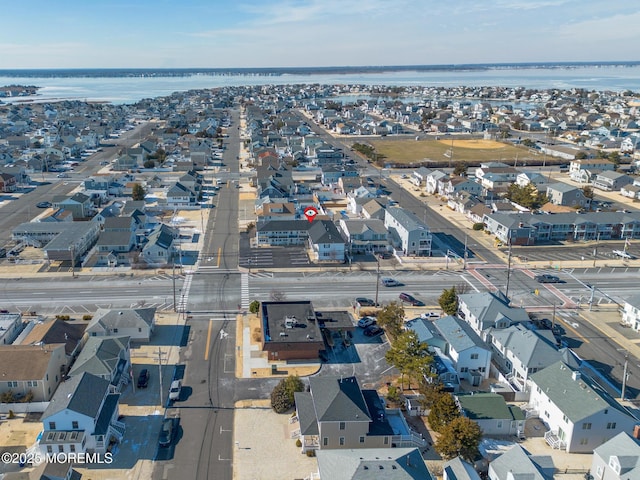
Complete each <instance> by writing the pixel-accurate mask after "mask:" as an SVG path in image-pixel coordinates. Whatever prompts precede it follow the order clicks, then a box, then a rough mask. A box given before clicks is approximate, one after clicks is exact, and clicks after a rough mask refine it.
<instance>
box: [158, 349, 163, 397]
mask: <svg viewBox="0 0 640 480" xmlns="http://www.w3.org/2000/svg"><path fill="white" fill-rule="evenodd" d="M158 379H159V380H160V381H159V383H160V402H161V403H160V404H161V405H162V406H164V396H163V395H164V392H163V391H162V351H161V350H160V347H158Z"/></svg>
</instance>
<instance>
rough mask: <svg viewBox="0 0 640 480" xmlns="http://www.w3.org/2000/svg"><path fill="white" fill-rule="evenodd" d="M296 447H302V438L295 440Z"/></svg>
mask: <svg viewBox="0 0 640 480" xmlns="http://www.w3.org/2000/svg"><path fill="white" fill-rule="evenodd" d="M296 447H298V448H300V447H302V440H300V439H297V440H296Z"/></svg>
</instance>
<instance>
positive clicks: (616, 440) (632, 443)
mask: <svg viewBox="0 0 640 480" xmlns="http://www.w3.org/2000/svg"><path fill="white" fill-rule="evenodd" d="M590 473H591V476H592V477H591V478H594V479H597V480H634V479H636V478H640V441H639V440H638V439H637V438H634V437H632V436H631V435H629V434H628V433H626V432H620V433H619V434H618V435H616V436H615V437H613V438H612V439H611V440H609V441H607V442H605V443H603V444H602V445H600V446H599V447H597V448H595V449H594V450H593V460H592V461H591V469H590Z"/></svg>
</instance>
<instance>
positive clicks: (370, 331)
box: [362, 325, 384, 337]
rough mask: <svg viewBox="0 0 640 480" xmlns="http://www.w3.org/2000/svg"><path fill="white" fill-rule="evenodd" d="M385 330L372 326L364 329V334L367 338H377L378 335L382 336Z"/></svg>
mask: <svg viewBox="0 0 640 480" xmlns="http://www.w3.org/2000/svg"><path fill="white" fill-rule="evenodd" d="M383 332H384V330H382V328H380V327H379V326H378V325H371V326H369V327H367V328H365V329H364V331H363V332H362V333H364V334H365V335H366V336H367V337H375V336H377V335H382V333H383Z"/></svg>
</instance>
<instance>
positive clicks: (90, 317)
mask: <svg viewBox="0 0 640 480" xmlns="http://www.w3.org/2000/svg"><path fill="white" fill-rule="evenodd" d="M92 318H93V315H83V316H82V319H83V320H86V321H89V320H91V319H92Z"/></svg>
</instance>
